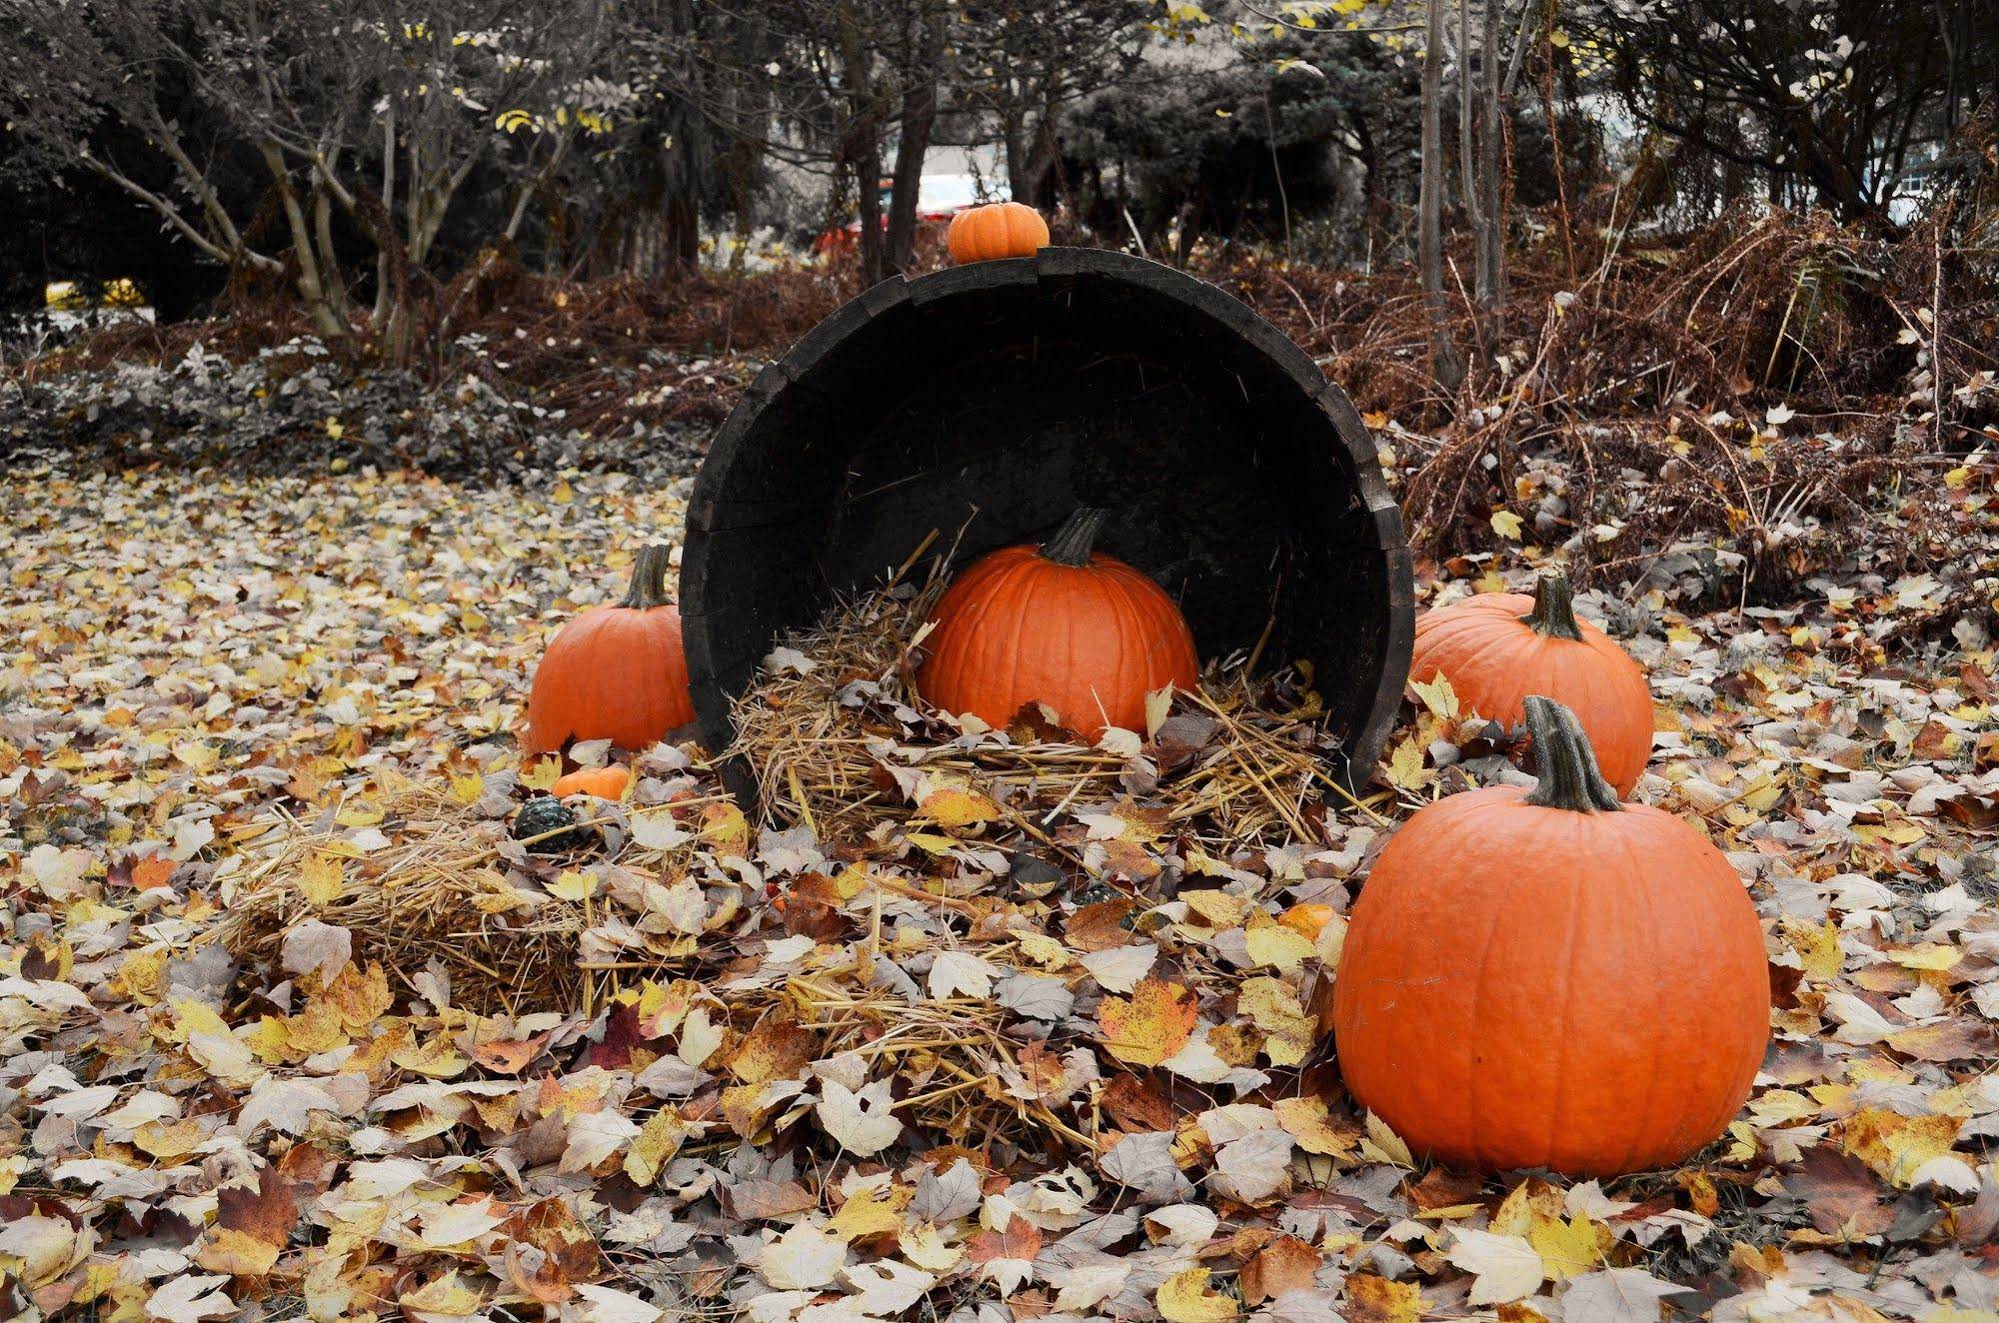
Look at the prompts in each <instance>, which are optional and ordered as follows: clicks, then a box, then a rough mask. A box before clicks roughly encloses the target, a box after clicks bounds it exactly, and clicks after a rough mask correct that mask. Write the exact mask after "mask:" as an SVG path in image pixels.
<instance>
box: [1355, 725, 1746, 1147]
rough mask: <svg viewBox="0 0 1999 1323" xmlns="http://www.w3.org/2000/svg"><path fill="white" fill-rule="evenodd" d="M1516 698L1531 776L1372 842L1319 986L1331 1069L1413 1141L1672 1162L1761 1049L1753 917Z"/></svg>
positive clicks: (1693, 839) (1736, 1103) (1731, 1094)
mask: <svg viewBox="0 0 1999 1323" xmlns="http://www.w3.org/2000/svg"><path fill="white" fill-rule="evenodd" d="M1525 706H1526V712H1527V724H1528V728H1529V730H1530V732H1531V733H1532V735H1533V740H1534V749H1535V753H1536V754H1537V756H1538V758H1539V760H1540V765H1541V779H1540V784H1539V785H1537V786H1536V787H1535V788H1534V790H1533V791H1532V792H1531V793H1527V792H1523V791H1522V790H1520V789H1519V788H1518V787H1515V786H1495V787H1489V788H1487V789H1484V790H1474V791H1469V792H1466V793H1464V794H1459V795H1452V796H1450V797H1449V798H1446V799H1443V800H1439V801H1438V802H1437V803H1434V804H1431V805H1429V806H1428V807H1426V808H1424V809H1422V810H1421V811H1419V812H1418V813H1417V814H1416V815H1415V816H1414V817H1412V818H1410V819H1409V821H1408V822H1407V823H1406V824H1405V825H1404V826H1403V827H1402V830H1401V831H1399V832H1397V833H1396V835H1395V837H1394V839H1393V840H1391V841H1390V842H1389V843H1388V846H1387V848H1386V849H1384V850H1383V851H1382V852H1381V855H1380V857H1379V858H1377V859H1376V860H1375V863H1374V868H1373V870H1372V872H1371V873H1370V874H1369V876H1368V879H1367V883H1366V885H1365V886H1364V887H1363V888H1362V890H1361V893H1360V899H1359V901H1358V902H1356V903H1355V905H1354V908H1353V911H1352V913H1351V915H1350V916H1349V922H1348V927H1347V933H1346V947H1345V950H1344V952H1343V953H1342V955H1341V957H1340V967H1339V977H1338V981H1337V983H1336V985H1335V987H1334V989H1333V1033H1334V1038H1335V1041H1336V1043H1337V1045H1338V1048H1339V1063H1340V1071H1341V1073H1342V1074H1343V1075H1344V1076H1345V1077H1346V1083H1347V1088H1348V1089H1349V1090H1351V1091H1352V1093H1353V1095H1354V1097H1355V1098H1357V1099H1358V1100H1359V1101H1360V1102H1361V1103H1362V1104H1363V1105H1365V1106H1367V1107H1369V1108H1371V1109H1373V1111H1374V1112H1375V1113H1376V1114H1377V1115H1379V1116H1380V1117H1381V1118H1382V1119H1383V1120H1384V1121H1386V1122H1388V1124H1389V1125H1390V1126H1391V1127H1392V1128H1393V1129H1394V1130H1395V1132H1396V1133H1397V1134H1399V1135H1401V1136H1402V1138H1403V1139H1404V1140H1406V1141H1407V1142H1408V1144H1409V1147H1410V1149H1411V1150H1412V1151H1413V1152H1415V1153H1416V1154H1417V1155H1418V1156H1427V1157H1432V1158H1438V1159H1442V1160H1444V1161H1447V1162H1452V1163H1458V1164H1463V1165H1467V1166H1472V1167H1477V1168H1481V1169H1484V1170H1487V1171H1508V1170H1512V1169H1515V1168H1520V1167H1548V1168H1552V1169H1553V1170H1555V1171H1558V1172H1563V1173H1566V1174H1569V1175H1575V1176H1599V1175H1610V1174H1613V1173H1620V1172H1631V1171H1641V1170H1646V1169H1650V1168H1654V1167H1660V1166H1665V1165H1669V1164H1671V1163H1674V1162H1677V1161H1679V1160H1680V1159H1681V1158H1683V1157H1685V1156H1687V1155H1688V1154H1689V1153H1692V1152H1693V1151H1694V1150H1695V1149H1697V1148H1699V1147H1700V1146H1701V1145H1703V1144H1705V1143H1707V1142H1708V1141H1709V1140H1711V1139H1713V1138H1714V1137H1715V1136H1716V1135H1718V1134H1720V1133H1721V1132H1722V1130H1723V1129H1724V1128H1726V1126H1727V1125H1728V1123H1729V1121H1730V1120H1731V1119H1732V1118H1733V1117H1734V1116H1735V1114H1736V1112H1737V1110H1738V1109H1740V1108H1741V1106H1742V1103H1743V1100H1744V1099H1746V1098H1747V1097H1748V1096H1749V1086H1750V1083H1751V1081H1753V1080H1754V1078H1755V1076H1756V1071H1757V1068H1758V1067H1759V1066H1760V1065H1761V1063H1762V1060H1763V1050H1764V1046H1765V1044H1766V1043H1767V1041H1768V1039H1769V1032H1770V980H1769V970H1768V967H1767V965H1766V964H1765V962H1764V954H1763V933H1762V928H1761V926H1760V925H1759V924H1758V922H1757V919H1756V911H1755V908H1754V907H1753V906H1752V905H1751V904H1750V902H1749V896H1748V893H1747V892H1745V891H1744V890H1743V887H1742V882H1741V879H1740V878H1738V877H1737V876H1736V873H1735V869H1734V867H1733V866H1731V865H1730V864H1729V862H1728V860H1727V859H1726V858H1725V857H1724V856H1723V855H1722V853H1721V852H1720V851H1719V850H1717V849H1716V848H1715V847H1714V846H1713V845H1711V844H1709V842H1708V840H1707V838H1706V837H1704V836H1702V835H1701V834H1700V833H1699V832H1698V831H1696V830H1694V829H1693V828H1692V827H1690V826H1688V825H1687V824H1686V823H1684V822H1682V821H1680V820H1679V819H1678V818H1676V817H1674V816H1673V815H1672V814H1670V813H1666V812H1664V811H1662V810H1660V809H1656V808H1652V807H1649V806H1647V805H1634V804H1623V803H1621V802H1620V801H1619V800H1618V797H1617V795H1616V793H1615V792H1613V791H1612V790H1611V788H1610V787H1609V786H1608V785H1607V784H1605V783H1604V781H1603V779H1602V777H1601V776H1600V775H1599V773H1598V771H1597V766H1596V759H1595V756H1594V755H1593V754H1592V753H1591V752H1590V747H1589V741H1588V739H1587V738H1586V737H1585V736H1584V734H1583V732H1582V728H1581V725H1580V724H1579V723H1578V721H1577V719H1576V717H1575V714H1574V713H1572V712H1570V711H1569V710H1568V709H1567V708H1564V707H1562V706H1560V705H1559V704H1557V703H1555V702H1553V701H1551V700H1549V699H1547V698H1543V697H1540V696H1538V695H1536V696H1534V697H1530V698H1528V699H1527V700H1526V705H1525Z"/></svg>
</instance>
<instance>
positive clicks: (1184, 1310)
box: [1155, 1268, 1241, 1323]
mask: <svg viewBox="0 0 1999 1323" xmlns="http://www.w3.org/2000/svg"><path fill="white" fill-rule="evenodd" d="M1211 1275H1212V1274H1211V1273H1210V1272H1209V1270H1208V1269H1206V1268H1189V1269H1187V1270H1186V1271H1184V1272H1176V1273H1174V1274H1173V1275H1172V1276H1171V1277H1168V1278H1167V1279H1166V1280H1165V1281H1163V1282H1161V1283H1160V1284H1159V1295H1158V1297H1157V1299H1156V1301H1155V1303H1156V1304H1157V1305H1158V1306H1159V1313H1160V1315H1161V1316H1162V1317H1163V1318H1165V1319H1166V1323H1226V1320H1228V1319H1232V1318H1234V1317H1235V1316H1236V1315H1237V1314H1238V1313H1239V1312H1241V1311H1240V1310H1238V1309H1237V1308H1236V1302H1235V1301H1234V1300H1233V1299H1231V1298H1229V1297H1228V1296H1225V1295H1217V1294H1216V1293H1215V1292H1213V1291H1210V1290H1209V1289H1208V1278H1209V1277H1210V1276H1211Z"/></svg>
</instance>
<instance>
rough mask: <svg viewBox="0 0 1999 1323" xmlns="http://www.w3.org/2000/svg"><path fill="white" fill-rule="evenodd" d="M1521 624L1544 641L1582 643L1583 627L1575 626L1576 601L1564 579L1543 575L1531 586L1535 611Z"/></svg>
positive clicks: (1525, 617) (1521, 620) (1523, 618)
mask: <svg viewBox="0 0 1999 1323" xmlns="http://www.w3.org/2000/svg"><path fill="white" fill-rule="evenodd" d="M1520 622H1521V623H1522V624H1524V625H1526V626H1528V627H1529V628H1531V629H1532V630H1533V631H1534V632H1535V633H1536V634H1539V635H1540V636H1541V637H1542V638H1544V639H1573V640H1575V641H1577V642H1581V641H1582V636H1583V627H1582V626H1581V625H1579V624H1577V623H1576V598H1575V593H1574V592H1573V591H1572V590H1571V589H1570V587H1569V581H1568V578H1567V576H1565V575H1560V574H1544V575H1542V576H1541V582H1540V583H1538V584H1536V585H1534V609H1533V610H1532V611H1529V612H1528V613H1527V614H1526V615H1524V616H1522V617H1520Z"/></svg>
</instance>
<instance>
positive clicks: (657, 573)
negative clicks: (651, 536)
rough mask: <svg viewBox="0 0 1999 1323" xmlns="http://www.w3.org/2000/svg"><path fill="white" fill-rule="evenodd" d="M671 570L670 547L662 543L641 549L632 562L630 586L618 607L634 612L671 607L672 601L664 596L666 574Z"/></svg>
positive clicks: (671, 557) (671, 554) (671, 549)
mask: <svg viewBox="0 0 1999 1323" xmlns="http://www.w3.org/2000/svg"><path fill="white" fill-rule="evenodd" d="M672 568H673V548H672V547H669V546H667V545H666V544H665V543H663V542H655V543H653V544H652V545H651V546H649V547H641V548H640V549H639V555H638V559H637V560H635V561H633V562H632V586H631V587H630V588H627V589H626V590H625V600H624V601H622V602H620V603H618V605H619V606H627V607H631V608H632V609H633V610H635V611H646V610H650V609H651V608H653V607H655V606H671V605H673V599H672V598H671V597H668V596H667V595H666V572H667V571H668V570H669V569H672Z"/></svg>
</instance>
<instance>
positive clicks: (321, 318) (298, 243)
mask: <svg viewBox="0 0 1999 1323" xmlns="http://www.w3.org/2000/svg"><path fill="white" fill-rule="evenodd" d="M258 150H259V151H261V152H262V153H263V157H264V164H265V165H266V166H268V167H270V171H271V178H272V179H273V180H274V181H275V182H276V184H277V189H278V202H279V204H280V205H281V206H282V207H283V209H284V213H285V224H286V226H287V227H288V228H289V229H290V231H291V236H292V257H293V258H294V259H295V260H296V261H297V262H298V295H299V300H300V301H301V302H302V303H304V304H305V307H306V312H307V313H308V314H310V315H311V317H312V325H313V329H314V330H316V331H318V332H319V334H320V335H321V336H322V337H324V338H325V339H328V340H341V339H344V338H346V335H347V326H346V324H345V323H343V322H342V321H341V320H340V319H339V318H338V317H336V316H335V315H334V313H333V308H332V306H331V304H329V303H328V301H327V298H326V286H325V285H324V284H323V283H322V282H321V280H320V275H319V263H318V261H316V260H315V259H314V257H313V249H312V233H311V231H309V230H308V229H307V228H306V223H305V209H304V208H302V207H300V206H299V203H298V194H297V193H295V192H293V191H292V182H291V174H290V172H289V170H288V169H287V168H286V165H285V156H284V149H283V148H281V147H279V146H278V144H277V143H276V142H274V141H272V140H270V139H268V138H267V139H265V140H264V141H263V142H261V143H259V144H258Z"/></svg>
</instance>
